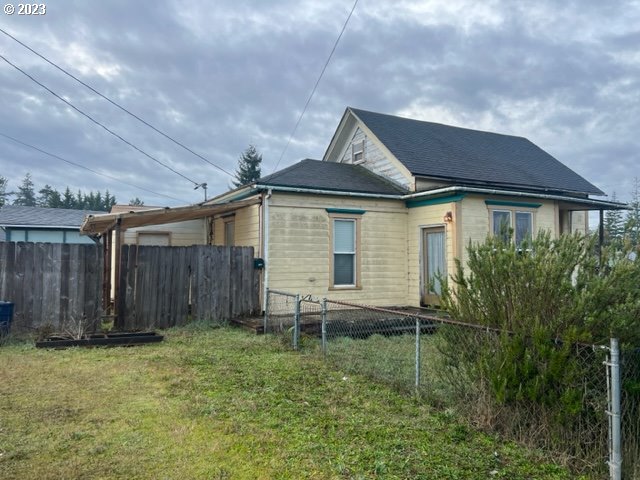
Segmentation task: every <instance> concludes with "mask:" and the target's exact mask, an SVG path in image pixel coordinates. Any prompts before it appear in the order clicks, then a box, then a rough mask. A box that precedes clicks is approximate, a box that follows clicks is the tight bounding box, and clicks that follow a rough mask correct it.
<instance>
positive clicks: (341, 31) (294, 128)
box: [273, 0, 358, 172]
mask: <svg viewBox="0 0 640 480" xmlns="http://www.w3.org/2000/svg"><path fill="white" fill-rule="evenodd" d="M356 5H358V0H356V1H355V2H354V3H353V7H351V11H350V12H349V15H348V16H347V19H346V20H345V21H344V25H342V30H340V35H338V38H337V39H336V43H334V44H333V48H332V49H331V53H330V54H329V58H327V61H326V62H325V63H324V67H322V71H321V72H320V76H319V77H318V80H316V84H315V85H314V86H313V90H311V95H309V98H307V102H306V103H305V104H304V108H303V109H302V112H301V113H300V116H299V117H298V121H297V122H296V125H295V127H293V130H292V131H291V135H289V140H287V144H286V145H285V147H284V149H283V150H282V153H281V154H280V158H278V161H277V162H276V166H275V167H274V169H273V171H274V172H275V171H276V170H277V169H278V165H280V161H281V160H282V157H284V154H285V152H286V151H287V149H288V148H289V145H290V144H291V140H293V136H294V135H295V134H296V131H297V130H298V126H299V125H300V122H301V121H302V117H304V114H305V112H306V111H307V107H308V106H309V103H311V99H312V98H313V95H314V94H315V93H316V89H317V88H318V85H319V84H320V80H322V77H323V76H324V71H325V70H326V69H327V66H328V65H329V62H330V61H331V57H333V53H334V52H335V51H336V48H337V47H338V43H340V39H341V38H342V34H343V33H344V31H345V29H346V28H347V24H348V23H349V20H350V19H351V15H353V11H354V10H355V9H356Z"/></svg>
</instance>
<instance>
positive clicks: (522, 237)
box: [491, 209, 533, 246]
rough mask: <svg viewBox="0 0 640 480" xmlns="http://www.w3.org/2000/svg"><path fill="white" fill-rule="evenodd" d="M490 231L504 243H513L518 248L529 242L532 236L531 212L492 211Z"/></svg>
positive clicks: (512, 210) (513, 210)
mask: <svg viewBox="0 0 640 480" xmlns="http://www.w3.org/2000/svg"><path fill="white" fill-rule="evenodd" d="M491 223H492V231H493V234H494V235H495V236H499V237H500V238H502V240H503V241H504V242H505V243H508V242H511V241H513V242H515V244H516V245H518V246H520V245H522V243H523V242H525V241H530V240H531V237H532V235H533V212H527V211H523V210H515V209H504V210H503V209H492V210H491Z"/></svg>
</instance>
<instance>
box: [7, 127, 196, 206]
mask: <svg viewBox="0 0 640 480" xmlns="http://www.w3.org/2000/svg"><path fill="white" fill-rule="evenodd" d="M0 136H2V137H4V138H7V139H9V140H11V141H13V142H16V143H18V144H20V145H23V146H25V147H28V148H31V149H33V150H36V151H38V152H40V153H43V154H44V155H48V156H49V157H52V158H55V159H56V160H61V161H63V162H65V163H68V164H69V165H73V166H74V167H78V168H82V169H84V170H88V171H89V172H91V173H94V174H96V175H100V176H101V177H105V178H108V179H110V180H115V181H116V182H119V183H122V184H124V185H128V186H130V187H134V188H137V189H140V190H144V191H145V192H148V193H153V194H154V195H157V196H160V197H165V198H170V199H171V200H177V201H178V202H182V203H190V202H187V201H185V200H182V199H180V198H175V197H172V196H170V195H165V194H164V193H159V192H154V191H153V190H149V189H148V188H144V187H141V186H139V185H135V184H133V183H129V182H125V181H124V180H122V179H120V178H117V177H112V176H111V175H107V174H106V173H101V172H98V171H96V170H92V169H91V168H89V167H85V166H84V165H81V164H79V163H75V162H72V161H71V160H67V159H66V158H62V157H60V156H59V155H56V154H55V153H50V152H47V151H46V150H43V149H41V148H38V147H36V146H34V145H31V144H29V143H26V142H23V141H22V140H18V139H17V138H14V137H12V136H11V135H7V134H6V133H2V132H0Z"/></svg>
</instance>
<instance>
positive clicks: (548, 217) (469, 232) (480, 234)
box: [458, 195, 559, 265]
mask: <svg viewBox="0 0 640 480" xmlns="http://www.w3.org/2000/svg"><path fill="white" fill-rule="evenodd" d="M486 200H496V201H501V202H512V203H513V204H520V203H523V202H525V203H527V202H529V203H533V204H542V205H541V206H540V207H538V208H522V210H526V211H533V212H534V216H533V228H534V232H537V231H539V230H546V231H549V232H551V235H552V236H557V234H558V228H559V223H558V222H559V220H558V209H557V206H556V205H555V202H553V201H551V200H540V199H537V198H531V199H527V198H521V197H517V198H509V197H502V196H501V197H487V196H482V195H467V196H466V197H465V198H463V199H462V200H461V211H460V217H461V218H460V219H459V220H458V221H459V222H460V223H461V226H462V235H461V239H460V241H461V245H460V249H461V251H460V254H461V257H462V263H463V265H465V264H466V263H467V261H468V259H469V256H468V254H467V246H468V245H469V241H471V243H474V244H475V243H482V242H484V241H485V239H486V238H487V235H488V233H489V229H490V225H491V221H490V209H491V208H498V209H499V208H500V207H499V206H491V205H487V204H486V203H485V201H486ZM505 208H518V207H508V206H507V207H505Z"/></svg>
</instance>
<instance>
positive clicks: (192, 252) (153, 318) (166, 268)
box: [117, 245, 260, 330]
mask: <svg viewBox="0 0 640 480" xmlns="http://www.w3.org/2000/svg"><path fill="white" fill-rule="evenodd" d="M121 262H122V263H121V269H120V278H119V279H118V285H119V287H118V288H119V297H118V298H119V300H118V305H117V309H118V324H119V326H121V327H122V328H124V329H127V330H134V329H148V328H168V327H173V326H178V325H184V324H186V323H188V322H189V321H193V320H202V321H226V320H229V319H231V318H237V317H241V316H247V315H251V314H253V313H255V312H257V311H258V310H259V308H260V304H259V294H258V291H259V272H258V271H257V270H255V269H254V266H253V248H251V247H216V246H210V245H194V246H191V247H155V246H139V245H124V246H123V247H122V254H121ZM189 307H191V308H189Z"/></svg>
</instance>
